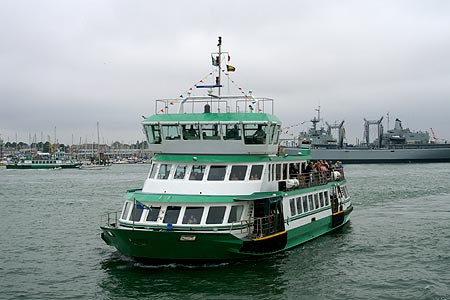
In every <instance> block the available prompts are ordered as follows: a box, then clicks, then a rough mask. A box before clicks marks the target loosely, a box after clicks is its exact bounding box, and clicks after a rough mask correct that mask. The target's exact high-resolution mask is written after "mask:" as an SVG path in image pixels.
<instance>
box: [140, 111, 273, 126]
mask: <svg viewBox="0 0 450 300" xmlns="http://www.w3.org/2000/svg"><path fill="white" fill-rule="evenodd" d="M268 121H270V122H272V123H281V121H280V120H279V119H278V118H277V117H275V116H274V115H271V114H266V113H189V114H156V115H152V116H150V117H148V118H147V119H145V120H144V121H143V122H142V123H143V124H145V123H160V122H161V123H179V122H213V123H215V122H268Z"/></svg>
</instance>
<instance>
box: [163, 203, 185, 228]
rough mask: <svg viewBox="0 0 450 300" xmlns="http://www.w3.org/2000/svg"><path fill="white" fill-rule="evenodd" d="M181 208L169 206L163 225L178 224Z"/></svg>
mask: <svg viewBox="0 0 450 300" xmlns="http://www.w3.org/2000/svg"><path fill="white" fill-rule="evenodd" d="M180 210H181V206H167V209H166V214H165V215H164V220H163V223H167V224H176V223H177V221H178V216H179V215H180Z"/></svg>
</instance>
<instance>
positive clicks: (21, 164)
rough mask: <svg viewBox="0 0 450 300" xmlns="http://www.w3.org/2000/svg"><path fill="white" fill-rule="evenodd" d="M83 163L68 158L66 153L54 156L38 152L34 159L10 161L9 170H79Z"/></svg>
mask: <svg viewBox="0 0 450 300" xmlns="http://www.w3.org/2000/svg"><path fill="white" fill-rule="evenodd" d="M80 165H81V163H80V162H79V161H77V160H74V159H71V158H68V157H67V156H66V154H65V153H64V152H61V151H58V152H55V153H53V154H50V153H43V152H37V153H36V154H35V155H33V156H32V157H30V156H26V157H23V158H19V159H16V160H12V161H10V162H9V163H8V164H7V165H6V168H7V169H57V168H61V169H73V168H79V167H80Z"/></svg>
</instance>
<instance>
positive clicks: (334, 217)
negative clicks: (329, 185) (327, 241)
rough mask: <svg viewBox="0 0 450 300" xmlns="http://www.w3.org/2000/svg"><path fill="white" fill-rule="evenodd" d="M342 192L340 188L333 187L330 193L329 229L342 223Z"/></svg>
mask: <svg viewBox="0 0 450 300" xmlns="http://www.w3.org/2000/svg"><path fill="white" fill-rule="evenodd" d="M342 195H343V194H342V191H341V187H340V186H335V187H333V189H332V191H331V193H330V200H331V227H332V228H334V227H337V226H339V225H341V224H342V223H344V208H343V205H342V199H343V197H342Z"/></svg>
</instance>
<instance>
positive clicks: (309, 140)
mask: <svg viewBox="0 0 450 300" xmlns="http://www.w3.org/2000/svg"><path fill="white" fill-rule="evenodd" d="M316 111H317V117H314V118H313V119H312V120H311V123H312V127H311V128H309V129H308V130H307V131H303V132H300V134H299V135H298V136H297V137H296V138H294V139H290V140H286V139H285V140H283V141H282V142H281V151H283V152H284V153H286V154H296V153H298V152H301V151H302V149H305V148H310V151H311V159H312V160H331V161H341V162H343V163H347V164H348V163H429V162H450V144H448V143H447V142H446V141H445V142H443V143H439V142H438V139H437V138H436V137H435V136H434V133H433V131H432V137H430V133H429V132H428V131H411V130H410V129H409V128H403V125H402V121H401V120H400V119H398V118H396V119H395V125H394V128H393V129H389V130H387V131H386V132H384V128H383V123H382V121H383V117H381V118H380V119H378V120H366V119H365V118H364V138H363V141H362V142H360V143H358V144H356V145H351V144H347V143H345V142H344V140H345V127H344V121H341V122H340V123H338V122H336V123H335V124H333V125H330V124H329V123H328V122H325V124H326V126H327V127H326V128H325V127H324V126H321V127H318V123H319V122H320V121H321V118H320V107H319V109H316ZM371 126H375V127H376V138H375V140H374V141H372V142H371V141H370V129H371ZM333 130H335V131H337V138H335V136H334V135H333V133H332V131H333Z"/></svg>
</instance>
